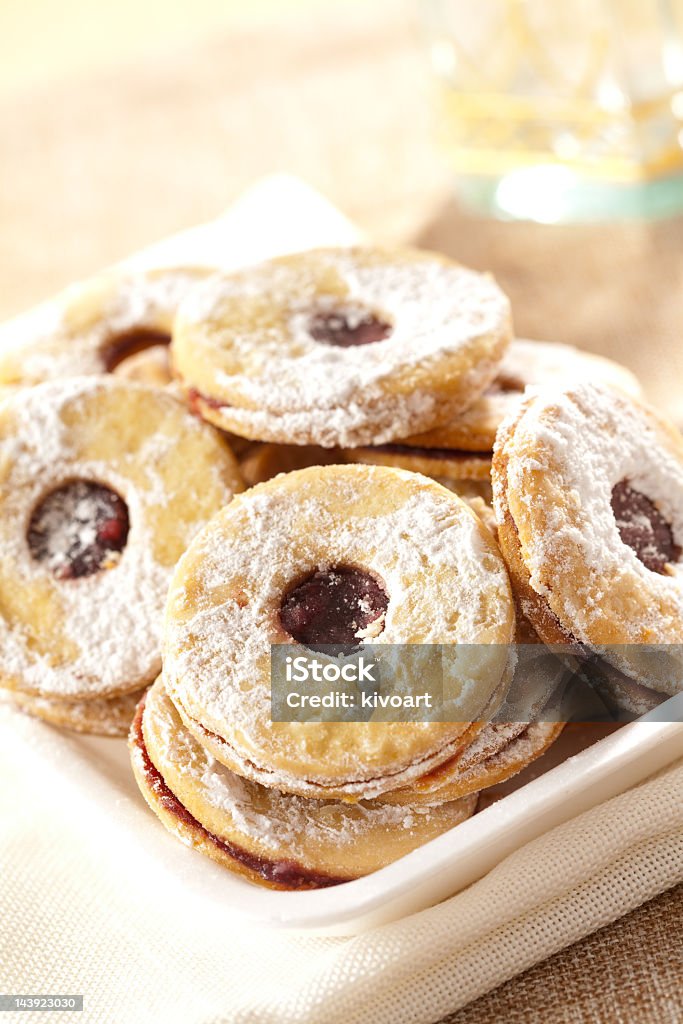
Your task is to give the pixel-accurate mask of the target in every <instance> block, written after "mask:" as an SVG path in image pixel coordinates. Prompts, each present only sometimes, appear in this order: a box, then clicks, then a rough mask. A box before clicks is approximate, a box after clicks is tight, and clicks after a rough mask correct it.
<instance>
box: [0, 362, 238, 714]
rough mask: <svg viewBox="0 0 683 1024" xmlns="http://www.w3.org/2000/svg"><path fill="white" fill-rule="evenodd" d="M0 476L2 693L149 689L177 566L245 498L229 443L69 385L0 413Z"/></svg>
mask: <svg viewBox="0 0 683 1024" xmlns="http://www.w3.org/2000/svg"><path fill="white" fill-rule="evenodd" d="M0 467H1V474H2V489H1V491H0V684H1V685H2V686H5V687H7V688H8V689H12V690H18V691H21V692H23V693H26V694H32V695H35V696H40V697H44V698H61V699H63V700H72V701H73V700H76V699H84V700H92V699H94V698H102V697H106V696H110V695H114V694H120V693H126V692H128V691H132V690H135V689H139V688H140V687H141V686H142V685H143V684H145V683H148V682H150V681H151V680H152V679H153V678H154V677H155V675H156V674H157V673H158V671H159V667H160V646H161V645H160V633H161V619H162V611H163V606H164V600H165V596H166V590H167V588H168V583H169V580H170V577H171V574H172V572H173V568H174V566H175V563H176V562H177V560H178V558H179V557H180V555H181V554H182V553H183V551H184V550H185V549H186V548H187V546H188V545H189V544H190V543H191V541H192V540H193V539H194V537H195V535H196V533H197V532H198V530H200V529H201V527H202V526H204V524H205V523H206V522H207V521H208V520H209V519H210V517H211V516H212V515H213V514H214V513H215V512H216V511H217V510H218V509H219V508H221V507H222V506H223V505H225V503H226V502H228V501H229V500H230V498H231V497H232V495H233V494H234V493H235V492H236V491H238V490H241V488H242V483H241V480H240V476H239V472H238V469H237V464H236V462H235V459H234V457H233V456H232V454H231V453H230V450H229V449H228V447H227V446H226V445H225V443H224V442H223V441H222V439H221V438H220V437H219V436H218V435H217V434H216V432H215V431H214V430H213V429H212V428H211V427H209V426H208V424H205V423H202V422H201V421H200V420H198V419H197V418H196V417H195V416H192V415H191V414H190V413H189V412H188V410H187V409H186V408H185V407H184V406H183V405H182V404H181V403H180V402H179V401H178V400H177V399H175V398H173V397H172V396H171V395H168V394H165V393H164V392H162V391H159V390H156V389H152V388H148V387H144V386H142V385H139V384H133V383H131V382H127V381H124V380H119V379H117V378H114V377H111V376H109V377H80V378H72V379H68V380H58V381H54V382H50V383H46V384H41V385H39V386H37V387H35V388H31V389H26V390H21V391H18V392H16V393H15V394H14V395H12V396H11V397H10V398H8V399H6V400H5V401H4V402H3V403H2V405H1V406H0ZM38 707H39V709H40V708H41V707H42V705H39V706H38ZM47 710H49V709H47Z"/></svg>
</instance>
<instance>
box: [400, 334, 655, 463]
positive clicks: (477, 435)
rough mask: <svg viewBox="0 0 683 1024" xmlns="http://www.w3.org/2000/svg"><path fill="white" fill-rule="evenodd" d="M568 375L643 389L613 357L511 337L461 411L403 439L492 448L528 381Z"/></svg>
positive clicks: (544, 382) (549, 382)
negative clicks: (489, 376) (490, 375)
mask: <svg viewBox="0 0 683 1024" xmlns="http://www.w3.org/2000/svg"><path fill="white" fill-rule="evenodd" d="M570 380H577V381H587V382H589V383H591V382H595V381H597V382H602V383H605V384H609V385H611V386H612V387H616V388H619V389H620V390H621V391H624V392H625V393H626V394H629V395H632V396H633V397H634V398H639V397H640V395H641V394H642V389H641V387H640V384H639V382H638V380H637V378H636V377H635V375H634V374H632V373H631V371H630V370H627V369H626V367H625V366H621V365H620V364H619V363H615V362H613V360H611V359H605V358H604V357H603V356H597V355H595V354H594V353H592V352H583V351H581V349H578V348H574V347H573V346H572V345H561V344H558V343H557V342H550V341H530V340H528V339H524V338H515V339H513V341H512V344H511V345H510V348H509V349H508V351H507V352H506V353H505V355H504V356H503V359H502V361H501V364H500V367H499V369H498V373H497V374H496V379H495V380H494V381H493V383H492V384H491V385H490V387H488V388H487V389H486V391H485V392H484V393H483V394H482V395H480V396H479V398H478V399H477V400H476V401H475V402H474V403H473V404H472V405H470V406H469V408H468V409H466V410H465V412H463V413H462V414H461V415H460V416H458V417H457V418H456V419H455V420H454V421H453V422H452V423H448V424H446V425H445V426H444V427H437V428H436V430H432V431H429V432H428V433H426V434H418V435H417V436H413V437H408V438H406V439H405V440H404V441H403V444H406V445H409V446H411V447H418V448H419V447H423V448H444V449H448V448H452V449H465V450H467V451H475V452H477V451H478V452H488V451H491V449H492V448H493V445H494V442H495V439H496V431H497V430H498V427H499V426H500V424H501V423H502V422H503V420H505V419H507V418H508V417H509V416H511V415H514V413H515V411H516V410H517V409H518V408H519V405H520V403H521V401H522V397H523V394H524V391H525V389H526V388H527V387H529V386H533V387H541V386H542V387H547V386H550V387H552V386H553V385H560V386H561V385H563V384H566V383H568V382H569V381H570Z"/></svg>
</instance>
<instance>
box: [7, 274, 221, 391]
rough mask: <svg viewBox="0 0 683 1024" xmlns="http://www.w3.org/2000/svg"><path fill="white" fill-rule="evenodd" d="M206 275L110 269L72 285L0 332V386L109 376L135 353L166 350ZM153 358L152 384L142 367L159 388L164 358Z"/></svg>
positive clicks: (147, 364) (147, 362) (138, 372)
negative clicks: (183, 304)
mask: <svg viewBox="0 0 683 1024" xmlns="http://www.w3.org/2000/svg"><path fill="white" fill-rule="evenodd" d="M207 274H209V271H208V270H206V269H203V268H200V267H178V268H172V269H168V270H151V271H138V272H131V271H123V270H113V271H109V272H107V273H104V274H101V275H99V276H98V277H94V278H91V279H89V280H87V281H83V282H81V283H80V284H76V285H72V286H71V287H70V288H67V289H66V290H65V291H64V292H62V293H61V294H60V295H58V296H57V297H56V298H54V299H52V300H51V301H49V302H46V303H44V304H43V305H42V306H39V307H38V308H37V309H36V310H34V311H32V312H30V313H27V314H24V315H23V316H21V317H17V318H16V319H14V320H11V321H9V322H8V323H7V324H5V325H4V326H3V327H2V329H1V330H0V385H32V384H39V383H41V382H42V381H46V380H52V379H54V378H55V377H73V376H80V375H83V374H103V373H110V372H112V371H114V370H116V369H117V368H119V367H120V368H121V370H123V367H124V366H125V362H126V360H127V359H128V357H132V356H133V355H135V354H136V353H139V352H141V351H144V350H147V349H151V348H153V349H157V350H158V349H160V348H168V345H169V343H170V340H171V332H172V328H173V321H174V318H175V314H176V310H177V308H178V304H179V303H180V301H181V299H183V298H184V297H185V296H186V295H187V293H188V292H189V291H190V290H191V289H192V288H193V287H194V286H195V285H196V284H197V283H198V282H199V281H202V280H203V279H204V278H206V276H207ZM155 358H156V360H157V362H156V372H155V379H151V378H150V375H151V369H150V362H149V361H146V362H145V363H144V364H143V365H144V366H146V367H147V373H146V375H145V377H146V379H145V380H144V383H150V384H157V382H158V379H159V376H160V375H161V378H162V379H163V380H164V383H165V382H166V380H165V378H166V377H167V376H168V368H167V366H166V370H165V372H164V371H163V369H162V370H160V369H159V361H160V360H163V356H159V355H157V356H156V357H155ZM140 374H141V367H140V365H139V364H138V367H137V376H138V378H139V377H140Z"/></svg>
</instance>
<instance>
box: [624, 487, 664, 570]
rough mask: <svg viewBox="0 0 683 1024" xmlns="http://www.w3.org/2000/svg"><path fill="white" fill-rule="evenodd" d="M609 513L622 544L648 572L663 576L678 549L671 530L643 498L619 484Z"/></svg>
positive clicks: (651, 504) (655, 507) (660, 515)
mask: <svg viewBox="0 0 683 1024" xmlns="http://www.w3.org/2000/svg"><path fill="white" fill-rule="evenodd" d="M612 511H613V512H614V518H615V520H616V523H617V529H618V530H619V536H620V537H621V539H622V541H623V542H624V544H626V545H627V546H628V547H630V548H632V550H633V551H635V553H636V555H637V556H638V558H639V559H640V561H641V562H642V563H643V565H644V566H646V567H647V568H648V569H651V570H652V572H658V573H664V572H666V567H667V565H670V564H671V563H672V562H676V561H678V558H679V557H680V554H681V549H680V547H679V546H678V545H677V544H676V543H675V542H674V536H673V530H672V529H671V525H670V524H669V523H668V522H667V521H666V519H665V518H664V516H663V515H662V513H661V512H660V511H659V509H658V508H657V506H656V505H655V504H654V502H652V501H650V499H649V498H648V497H647V495H645V494H643V493H642V492H641V491H637V490H635V488H633V487H631V485H630V483H629V482H628V480H621V481H620V482H619V483H618V484H617V485H616V486H615V487H614V488H613V490H612Z"/></svg>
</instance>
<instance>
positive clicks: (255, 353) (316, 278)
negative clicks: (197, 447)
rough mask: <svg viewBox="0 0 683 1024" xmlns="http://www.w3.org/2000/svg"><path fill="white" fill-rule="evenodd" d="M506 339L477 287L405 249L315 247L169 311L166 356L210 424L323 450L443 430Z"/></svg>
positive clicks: (207, 288) (493, 291)
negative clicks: (172, 322) (173, 313)
mask: <svg viewBox="0 0 683 1024" xmlns="http://www.w3.org/2000/svg"><path fill="white" fill-rule="evenodd" d="M510 334H511V329H510V310H509V303H508V301H507V299H506V298H505V296H504V295H503V293H502V292H501V291H500V289H499V288H498V287H497V286H496V284H495V282H494V281H493V280H492V279H491V278H490V277H488V276H486V275H482V274H477V273H475V272H474V271H471V270H467V269H466V268H464V267H461V266H459V265H457V264H455V263H452V262H451V261H449V260H447V259H446V258H445V257H442V256H438V255H435V254H432V253H425V252H419V251H416V250H404V249H375V248H356V249H321V250H314V251H311V252H307V253H302V254H298V255H294V256H288V257H283V258H281V259H276V260H272V261H270V262H268V263H264V264H261V265H260V266H257V267H253V268H251V269H249V270H245V271H243V272H240V273H237V274H230V275H226V274H224V275H216V276H214V277H213V278H211V280H209V281H207V282H206V283H205V284H204V285H202V286H200V288H199V289H198V290H196V291H194V292H193V293H192V294H191V295H190V296H188V298H187V300H186V301H185V302H184V303H183V304H182V306H181V308H180V310H179V314H178V319H177V322H176V329H175V332H174V337H173V346H172V356H173V363H174V367H175V371H176V372H177V374H178V376H179V377H180V378H181V380H182V382H183V383H184V385H185V387H186V388H187V390H188V393H189V395H190V398H191V401H192V403H193V406H194V407H195V408H196V409H197V411H198V412H199V413H200V414H201V415H202V416H204V417H205V418H206V419H208V420H209V421H210V422H212V423H214V424H216V426H219V427H222V428H223V429H225V430H229V431H231V432H233V433H236V434H240V435H242V436H244V437H249V438H253V439H256V440H263V441H273V442H281V443H285V444H316V445H321V446H323V447H328V448H329V447H338V446H342V445H343V446H355V445H364V444H382V443H388V442H391V441H395V440H396V439H398V438H401V437H405V436H407V435H408V434H414V433H416V432H417V431H419V430H428V429H431V428H432V427H435V426H438V425H439V424H443V423H445V422H448V421H449V420H451V419H453V417H455V416H456V415H458V414H459V413H460V412H461V411H462V410H463V409H465V408H466V407H467V405H469V404H471V403H472V402H473V401H474V400H475V399H476V397H477V396H478V395H479V394H480V393H481V392H482V391H483V390H484V388H485V387H486V386H487V385H488V384H490V383H491V381H492V380H493V379H494V377H495V374H496V369H497V367H498V364H499V362H500V359H501V358H502V356H503V354H504V352H505V350H506V348H507V346H508V343H509V341H510Z"/></svg>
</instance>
